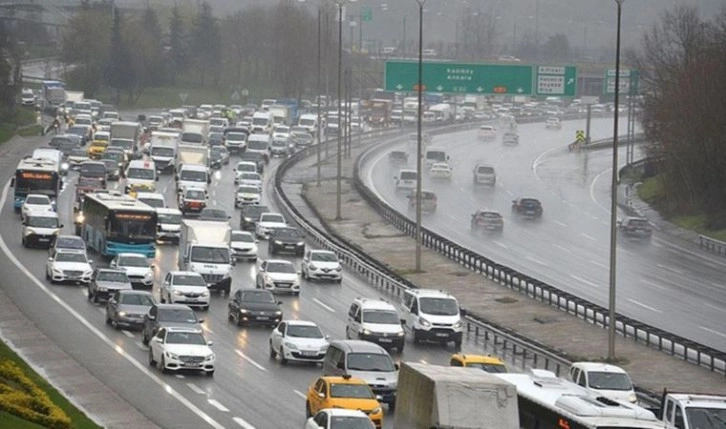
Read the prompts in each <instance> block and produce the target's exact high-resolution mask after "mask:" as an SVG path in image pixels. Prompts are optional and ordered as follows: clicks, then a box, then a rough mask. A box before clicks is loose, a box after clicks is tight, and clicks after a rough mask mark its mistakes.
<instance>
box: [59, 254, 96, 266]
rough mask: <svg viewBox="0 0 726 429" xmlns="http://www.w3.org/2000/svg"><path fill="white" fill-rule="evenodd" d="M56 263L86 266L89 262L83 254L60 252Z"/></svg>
mask: <svg viewBox="0 0 726 429" xmlns="http://www.w3.org/2000/svg"><path fill="white" fill-rule="evenodd" d="M55 261H56V262H78V263H81V264H85V263H87V262H88V260H87V259H86V255H84V254H83V253H80V252H78V253H76V252H58V253H57V254H56V256H55Z"/></svg>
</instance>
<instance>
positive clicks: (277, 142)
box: [272, 140, 287, 147]
mask: <svg viewBox="0 0 726 429" xmlns="http://www.w3.org/2000/svg"><path fill="white" fill-rule="evenodd" d="M272 146H273V147H287V143H285V142H284V141H280V140H275V141H273V142H272Z"/></svg>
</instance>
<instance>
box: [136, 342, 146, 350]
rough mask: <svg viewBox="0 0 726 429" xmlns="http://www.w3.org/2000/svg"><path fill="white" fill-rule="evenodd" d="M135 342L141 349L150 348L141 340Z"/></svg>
mask: <svg viewBox="0 0 726 429" xmlns="http://www.w3.org/2000/svg"><path fill="white" fill-rule="evenodd" d="M134 344H136V347H138V348H140V349H141V350H148V348H147V347H146V346H145V345H144V343H142V342H141V341H136V342H135V343H134Z"/></svg>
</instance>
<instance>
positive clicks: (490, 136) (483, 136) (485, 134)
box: [476, 125, 497, 141]
mask: <svg viewBox="0 0 726 429" xmlns="http://www.w3.org/2000/svg"><path fill="white" fill-rule="evenodd" d="M476 136H477V137H479V139H480V140H484V141H490V140H494V139H496V138H497V129H496V128H495V127H494V125H482V126H481V127H479V130H478V131H477V132H476Z"/></svg>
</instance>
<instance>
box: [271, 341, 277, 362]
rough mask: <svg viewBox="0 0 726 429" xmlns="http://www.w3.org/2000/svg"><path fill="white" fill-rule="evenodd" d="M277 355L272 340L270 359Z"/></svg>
mask: <svg viewBox="0 0 726 429" xmlns="http://www.w3.org/2000/svg"><path fill="white" fill-rule="evenodd" d="M276 357H277V352H276V351H275V349H274V348H273V347H272V341H270V359H275V358H276Z"/></svg>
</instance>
